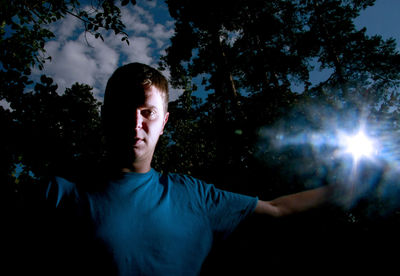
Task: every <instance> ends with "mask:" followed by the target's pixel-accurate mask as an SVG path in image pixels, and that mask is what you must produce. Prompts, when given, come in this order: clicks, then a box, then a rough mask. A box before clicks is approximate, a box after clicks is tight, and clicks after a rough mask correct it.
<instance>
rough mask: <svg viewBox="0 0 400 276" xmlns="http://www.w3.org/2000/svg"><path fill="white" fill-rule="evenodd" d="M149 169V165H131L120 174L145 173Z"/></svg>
mask: <svg viewBox="0 0 400 276" xmlns="http://www.w3.org/2000/svg"><path fill="white" fill-rule="evenodd" d="M150 169H151V166H150V165H141V166H138V165H137V164H135V163H133V164H132V166H131V167H128V168H122V169H121V171H122V172H135V173H147V172H149V171H150Z"/></svg>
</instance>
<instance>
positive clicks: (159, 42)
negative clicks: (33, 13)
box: [33, 3, 179, 100]
mask: <svg viewBox="0 0 400 276" xmlns="http://www.w3.org/2000/svg"><path fill="white" fill-rule="evenodd" d="M164 5H165V3H164ZM144 7H145V8H143V7H141V6H139V5H135V6H134V7H132V6H127V7H121V12H122V20H123V22H124V24H125V25H126V32H127V33H128V35H129V42H130V44H129V45H127V44H126V43H125V42H123V41H121V35H115V34H114V33H113V32H111V31H110V32H105V31H104V32H103V33H102V35H103V37H104V42H103V41H102V40H101V39H96V38H94V37H93V36H92V35H91V34H89V33H85V32H84V28H83V27H84V26H83V23H82V22H81V21H79V20H78V19H76V18H75V17H72V16H66V17H65V19H63V20H61V21H59V22H56V23H55V24H52V25H51V26H50V29H51V30H52V31H53V32H54V34H55V39H54V40H51V41H49V42H47V43H46V45H45V49H46V51H47V54H48V55H50V56H51V57H52V61H51V62H47V63H46V64H45V66H44V70H43V71H40V70H38V69H37V68H35V69H34V70H33V74H34V75H35V76H36V77H37V78H38V76H39V75H41V74H46V75H48V76H51V77H52V78H53V79H54V80H55V82H56V83H57V84H58V86H59V88H58V93H63V92H64V91H65V88H68V87H71V86H72V84H74V83H75V82H79V83H85V84H88V85H90V86H92V87H93V88H94V89H93V92H94V94H95V96H96V98H98V99H99V100H102V97H103V93H104V90H105V86H106V83H107V80H108V78H109V77H110V76H111V74H112V72H113V71H114V70H115V69H116V68H117V67H118V66H120V65H122V64H126V63H129V62H142V63H145V64H149V65H151V66H157V63H158V58H159V56H160V53H162V52H163V51H164V50H165V48H166V47H167V46H168V44H169V39H170V37H171V36H172V35H173V32H174V31H173V29H174V23H173V21H172V20H171V18H170V17H168V16H166V15H165V10H166V8H165V7H162V9H161V10H159V9H160V6H159V5H157V6H154V8H153V6H151V5H147V4H144ZM160 12H162V13H163V16H162V17H163V18H164V21H163V22H162V21H160V19H159V18H160V16H157V13H160ZM165 18H166V19H165ZM177 93H179V92H176V91H174V90H171V99H175V98H176V95H177Z"/></svg>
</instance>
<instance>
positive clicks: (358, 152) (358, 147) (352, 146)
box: [341, 131, 375, 161]
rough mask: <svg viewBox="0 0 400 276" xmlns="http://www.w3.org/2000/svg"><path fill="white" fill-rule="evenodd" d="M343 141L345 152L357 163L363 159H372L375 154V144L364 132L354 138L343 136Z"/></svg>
mask: <svg viewBox="0 0 400 276" xmlns="http://www.w3.org/2000/svg"><path fill="white" fill-rule="evenodd" d="M341 141H342V145H343V147H344V152H345V153H348V154H351V155H352V156H353V159H354V160H355V161H357V160H359V159H360V158H361V157H372V155H373V154H374V153H375V147H374V143H373V142H372V140H371V139H370V138H368V137H367V136H366V135H365V133H364V132H362V131H360V132H358V133H357V134H356V135H353V136H348V135H342V137H341Z"/></svg>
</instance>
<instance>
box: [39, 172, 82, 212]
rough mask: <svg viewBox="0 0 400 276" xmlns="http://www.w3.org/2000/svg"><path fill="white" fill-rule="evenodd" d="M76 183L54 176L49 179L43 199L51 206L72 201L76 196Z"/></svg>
mask: <svg viewBox="0 0 400 276" xmlns="http://www.w3.org/2000/svg"><path fill="white" fill-rule="evenodd" d="M76 195H77V191H76V185H75V184H74V183H73V182H70V181H68V180H66V179H64V178H61V177H55V178H53V179H52V180H50V181H49V184H48V186H47V188H46V190H45V195H44V196H45V199H46V201H47V205H50V206H51V207H53V208H59V207H61V206H62V205H63V204H65V202H66V201H73V200H74V197H76Z"/></svg>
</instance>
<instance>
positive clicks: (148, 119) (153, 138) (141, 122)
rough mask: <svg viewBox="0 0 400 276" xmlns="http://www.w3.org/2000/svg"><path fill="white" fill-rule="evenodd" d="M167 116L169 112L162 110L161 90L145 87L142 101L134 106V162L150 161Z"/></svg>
mask: <svg viewBox="0 0 400 276" xmlns="http://www.w3.org/2000/svg"><path fill="white" fill-rule="evenodd" d="M168 116H169V113H168V112H166V111H165V110H164V102H163V98H162V96H161V92H160V91H159V90H158V89H157V88H156V87H154V86H150V87H149V88H147V89H146V90H145V91H144V99H143V103H141V104H139V105H138V106H137V107H136V110H135V114H134V121H133V124H134V125H133V127H134V132H133V134H134V137H133V141H132V147H133V148H132V149H133V155H134V159H135V160H134V162H148V163H149V162H151V159H152V158H153V154H154V150H155V147H156V145H157V141H158V138H159V137H160V135H161V134H162V133H163V131H164V126H165V124H166V123H167V121H168Z"/></svg>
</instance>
